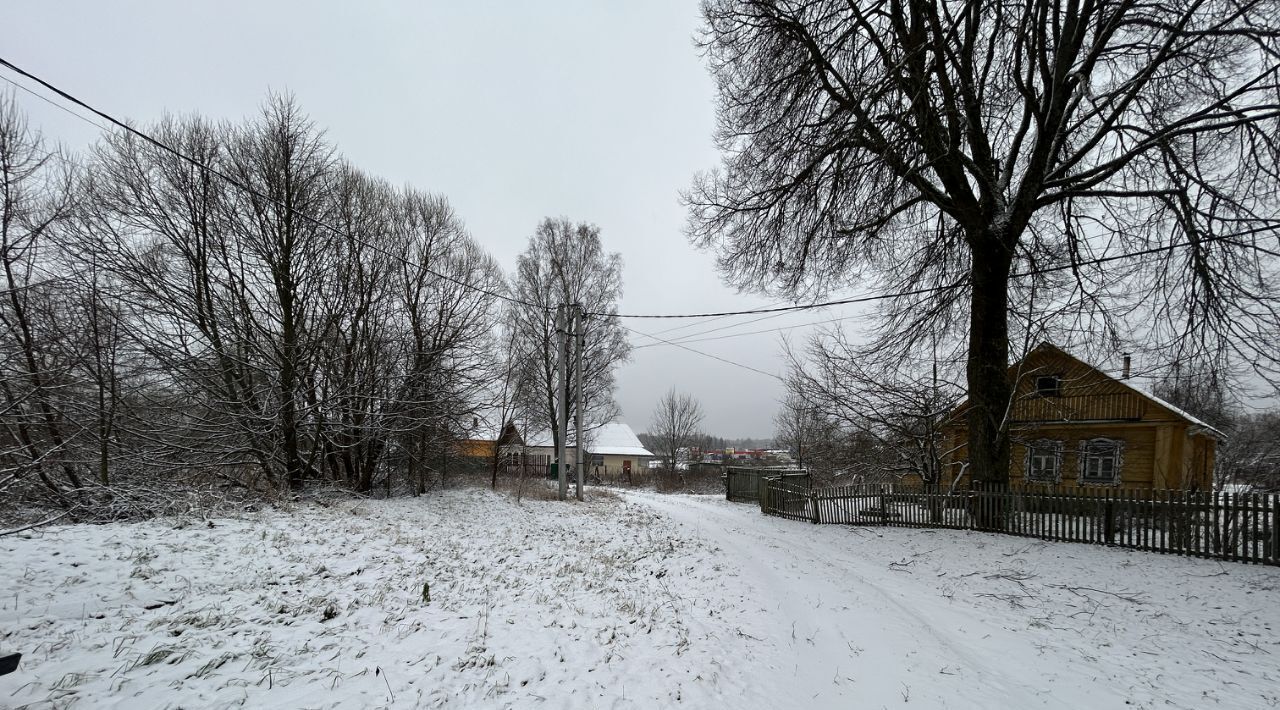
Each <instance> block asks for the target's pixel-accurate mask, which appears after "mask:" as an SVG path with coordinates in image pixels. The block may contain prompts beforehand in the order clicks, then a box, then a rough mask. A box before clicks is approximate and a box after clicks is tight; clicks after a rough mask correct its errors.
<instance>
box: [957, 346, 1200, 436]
mask: <svg viewBox="0 0 1280 710" xmlns="http://www.w3.org/2000/svg"><path fill="white" fill-rule="evenodd" d="M1041 352H1050V353H1054V354H1056V355H1060V356H1063V357H1066V358H1069V359H1071V360H1074V361H1075V362H1077V363H1080V364H1081V365H1082V366H1084V367H1087V368H1089V369H1090V370H1092V371H1094V372H1095V373H1097V374H1098V375H1100V376H1102V377H1105V378H1106V379H1108V380H1110V381H1111V382H1114V383H1115V384H1118V385H1120V386H1121V387H1124V388H1125V389H1128V390H1130V391H1132V392H1134V393H1135V394H1137V395H1139V396H1140V397H1143V398H1145V399H1147V400H1149V401H1151V402H1152V403H1154V404H1156V405H1158V406H1160V407H1163V408H1164V409H1167V410H1168V411H1169V412H1170V413H1171V414H1173V415H1174V416H1177V417H1179V418H1181V419H1184V420H1186V422H1187V423H1189V424H1191V425H1192V426H1193V427H1195V428H1197V429H1201V430H1203V433H1205V434H1207V435H1209V436H1212V437H1215V438H1223V433H1222V432H1221V431H1219V430H1218V429H1216V428H1215V427H1213V426H1211V425H1209V424H1208V423H1206V422H1205V421H1204V420H1202V419H1200V418H1198V417H1196V416H1193V415H1192V414H1191V413H1190V412H1188V411H1186V410H1184V409H1182V408H1180V407H1177V406H1175V405H1173V404H1171V403H1170V402H1168V401H1166V400H1165V399H1163V398H1161V397H1158V396H1156V394H1155V392H1154V391H1153V388H1154V385H1155V383H1154V382H1139V381H1137V380H1136V379H1133V378H1129V379H1122V378H1118V377H1113V376H1111V375H1109V374H1107V373H1106V372H1103V371H1102V370H1101V369H1099V368H1097V367H1095V366H1093V365H1090V364H1089V363H1087V362H1085V361H1084V360H1081V359H1080V358H1078V357H1076V356H1075V355H1072V354H1071V353H1069V352H1067V351H1066V350H1063V349H1062V348H1060V347H1058V346H1057V345H1054V344H1053V343H1050V342H1048V341H1045V342H1042V343H1040V344H1039V345H1037V346H1036V347H1035V348H1034V349H1032V350H1031V352H1029V353H1027V354H1026V355H1025V356H1024V357H1023V358H1022V359H1021V360H1019V361H1017V362H1015V363H1013V364H1012V365H1010V366H1009V370H1008V371H1009V374H1010V375H1011V376H1012V375H1013V374H1014V373H1016V372H1017V371H1018V368H1019V366H1020V365H1021V364H1022V363H1023V362H1024V361H1026V360H1027V359H1028V358H1030V357H1032V356H1033V355H1035V354H1037V353H1041ZM968 403H969V399H968V398H967V397H966V398H965V399H964V400H962V401H961V402H960V404H958V405H956V406H955V407H954V408H953V409H952V410H951V411H952V415H953V416H954V415H955V413H956V412H957V411H958V410H960V409H961V408H963V407H964V406H965V405H967V404H968Z"/></svg>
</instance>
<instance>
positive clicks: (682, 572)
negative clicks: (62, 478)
mask: <svg viewBox="0 0 1280 710" xmlns="http://www.w3.org/2000/svg"><path fill="white" fill-rule="evenodd" d="M589 493H590V494H591V495H589V497H588V502H587V503H584V504H572V505H568V506H566V505H564V504H557V503H554V502H550V501H542V500H525V501H523V502H522V503H517V502H516V501H514V500H513V499H512V498H511V497H510V496H507V495H503V494H494V493H490V492H488V491H486V490H483V489H469V490H452V491H446V492H443V493H437V494H432V495H429V496H426V497H423V498H418V499H405V498H402V499H397V500H391V501H368V502H359V501H351V500H337V501H332V502H329V503H323V502H321V503H315V502H313V503H302V504H297V505H294V506H291V507H288V508H286V509H280V510H267V511H261V512H248V513H245V514H244V515H242V516H238V517H235V518H219V519H216V520H208V521H203V520H186V521H180V522H175V521H164V520H156V521H150V522H144V523H136V524H112V525H101V526H88V525H83V526H61V527H51V528H48V529H45V530H42V531H35V532H31V533H27V534H24V535H23V536H21V537H8V538H4V539H3V540H0V558H3V559H4V560H5V572H6V575H8V576H10V577H11V578H13V579H19V580H21V586H19V587H16V588H15V589H17V590H20V591H16V592H15V593H14V594H12V595H11V596H8V597H6V598H4V599H3V600H0V625H3V626H4V627H5V628H8V629H16V632H15V633H12V634H11V635H10V636H9V637H8V640H7V643H9V644H13V645H15V646H17V647H19V648H20V649H21V650H22V651H24V652H25V653H26V654H27V655H26V656H25V659H24V664H28V663H29V665H26V666H25V668H26V672H24V673H22V674H15V675H10V676H5V677H3V678H0V705H3V706H12V707H54V706H56V707H103V706H111V707H122V708H123V707H144V706H145V707H156V708H161V707H178V706H183V707H242V706H243V707H281V708H284V707H290V708H298V707H306V708H330V707H354V706H362V707H415V706H422V707H468V708H472V707H493V708H506V707H530V706H543V707H549V708H550V707H555V708H560V707H582V708H593V707H619V708H631V707H634V708H646V707H656V706H659V705H663V706H672V705H680V706H686V707H712V706H724V705H732V706H734V707H744V708H771V707H791V706H795V707H799V706H804V707H815V708H849V707H856V708H880V707H890V708H893V707H925V708H979V707H982V708H1028V707H1044V708H1059V707H1073V706H1081V705H1087V706H1088V707H1094V708H1124V707H1139V708H1142V707H1147V708H1157V707H1159V708H1165V707H1186V708H1191V707H1214V706H1216V707H1270V706H1275V705H1276V703H1277V702H1278V700H1277V698H1276V690H1275V688H1276V687H1277V681H1278V680H1280V678H1277V677H1276V673H1275V670H1274V669H1275V663H1274V658H1276V657H1277V656H1278V655H1280V645H1277V641H1276V630H1277V629H1280V603H1278V602H1280V573H1278V572H1277V570H1275V569H1273V568H1258V567H1247V566H1244V565H1237V564H1219V563H1217V562H1212V561H1204V560H1193V559H1184V558H1178V557H1169V556H1157V555H1152V554H1148V553H1141V552H1131V551H1123V550H1112V549H1105V548H1098V547H1092V546H1086V545H1072V544H1053V543H1043V542H1039V541H1035V540H1028V539H1021V538H1015V537H1008V536H994V535H987V534H982V533H970V532H947V531H923V530H907V529H871V528H850V527H844V526H835V525H831V526H814V525H809V524H805V523H798V522H791V521H786V520H780V519H776V518H767V517H765V516H762V515H761V514H760V513H759V511H758V509H756V508H755V507H754V506H750V505H743V504H733V503H728V502H726V501H724V500H721V499H718V498H715V497H709V496H675V495H671V496H666V495H659V494H654V493H631V492H623V493H612V492H609V491H598V490H594V489H593V490H592V491H590V492H589ZM424 584H428V585H429V589H427V590H424V589H423V585H424ZM424 591H426V592H428V595H427V596H428V597H429V601H424V596H423V593H424Z"/></svg>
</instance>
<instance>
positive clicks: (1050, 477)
mask: <svg viewBox="0 0 1280 710" xmlns="http://www.w3.org/2000/svg"><path fill="white" fill-rule="evenodd" d="M1025 469H1026V479H1027V480H1028V481H1035V482H1038V483H1058V482H1059V481H1061V480H1062V442H1061V441H1057V440H1054V439H1037V440H1035V441H1032V442H1030V443H1029V444H1027V460H1026V466H1025Z"/></svg>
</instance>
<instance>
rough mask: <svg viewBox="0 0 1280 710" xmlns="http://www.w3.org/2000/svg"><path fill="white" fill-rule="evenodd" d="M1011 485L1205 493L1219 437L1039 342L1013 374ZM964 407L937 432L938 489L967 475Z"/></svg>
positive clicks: (1142, 390) (1129, 384)
mask: <svg viewBox="0 0 1280 710" xmlns="http://www.w3.org/2000/svg"><path fill="white" fill-rule="evenodd" d="M1009 376H1010V379H1012V380H1013V382H1014V395H1013V401H1012V403H1011V407H1010V411H1009V432H1010V440H1011V447H1010V449H1011V451H1010V470H1009V480H1010V483H1014V484H1028V485H1030V484H1042V485H1045V486H1057V487H1062V488H1073V487H1090V486H1116V487H1122V488H1142V489H1185V490H1211V489H1212V487H1213V467H1214V455H1215V452H1216V447H1217V442H1218V440H1219V439H1221V438H1222V434H1221V433H1220V432H1219V431H1218V430H1216V429H1214V428H1213V427H1211V426H1209V425H1208V424H1206V423H1205V422H1202V421H1200V420H1199V419H1197V418H1196V417H1194V416H1192V415H1190V414H1188V413H1187V412H1184V411H1182V410H1181V409H1179V408H1178V407H1176V406H1174V405H1172V404H1170V403H1169V402H1166V401H1164V400H1162V399H1160V398H1159V397H1157V396H1155V395H1154V394H1152V392H1151V391H1150V388H1149V387H1146V386H1143V385H1142V384H1140V383H1139V382H1137V381H1135V380H1132V379H1130V378H1129V365H1128V358H1127V356H1126V359H1125V365H1124V368H1123V371H1122V373H1121V375H1120V376H1119V377H1112V376H1110V375H1108V374H1106V373H1104V372H1102V371H1101V370H1099V369H1098V368H1096V367H1093V366H1091V365H1089V364H1087V363H1084V362H1082V361H1081V360H1079V359H1077V358H1075V357H1074V356H1072V355H1071V354H1069V353H1067V352H1065V351H1064V350H1062V349H1060V348H1058V347H1056V346H1054V345H1052V344H1050V343H1042V344H1041V345H1040V346H1038V347H1037V348H1035V349H1034V350H1032V351H1031V352H1030V353H1029V354H1028V355H1027V356H1026V357H1025V358H1023V359H1022V360H1021V361H1019V362H1017V363H1015V364H1014V365H1013V366H1011V367H1010V368H1009ZM966 408H967V403H962V404H961V405H960V406H959V407H957V408H956V409H955V410H953V411H952V413H951V416H950V417H949V419H948V422H949V423H948V424H947V425H945V426H944V427H943V432H944V433H943V436H944V439H945V441H944V446H943V450H944V451H946V452H947V453H946V454H945V456H944V460H943V481H942V483H943V484H944V485H950V484H951V483H952V482H953V481H954V480H955V479H956V478H958V477H961V476H966V475H967V474H968V471H967V469H968V462H967V450H966V449H967V440H968V430H967V427H966V425H965V416H966Z"/></svg>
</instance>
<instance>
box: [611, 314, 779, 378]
mask: <svg viewBox="0 0 1280 710" xmlns="http://www.w3.org/2000/svg"><path fill="white" fill-rule="evenodd" d="M618 325H619V327H620V328H622V329H623V330H625V331H628V332H631V333H635V334H636V335H642V336H644V337H646V338H652V339H654V340H657V341H658V342H659V343H663V344H666V345H674V346H675V347H677V348H680V349H681V350H687V351H689V352H691V353H693V354H695V355H701V356H703V357H709V358H711V359H712V360H719V361H720V362H723V363H724V364H726V365H733V366H734V367H740V368H742V369H744V370H750V371H752V372H754V373H756V374H760V375H764V376H765V377H772V378H773V379H775V380H777V381H779V382H786V380H785V379H783V378H782V377H780V376H778V375H775V374H773V373H772V372H765V371H764V370H759V369H756V368H754V367H752V366H750V365H743V364H742V363H740V362H734V361H733V360H730V359H728V358H723V357H720V356H719V355H712V354H711V353H705V352H702V351H701V350H695V349H693V348H691V347H688V346H685V345H681V344H680V343H675V342H672V341H670V340H666V339H663V338H659V337H658V336H656V335H650V334H649V333H642V332H640V331H638V330H636V329H634V328H628V327H627V326H625V325H622V324H621V323H619V324H618Z"/></svg>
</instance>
